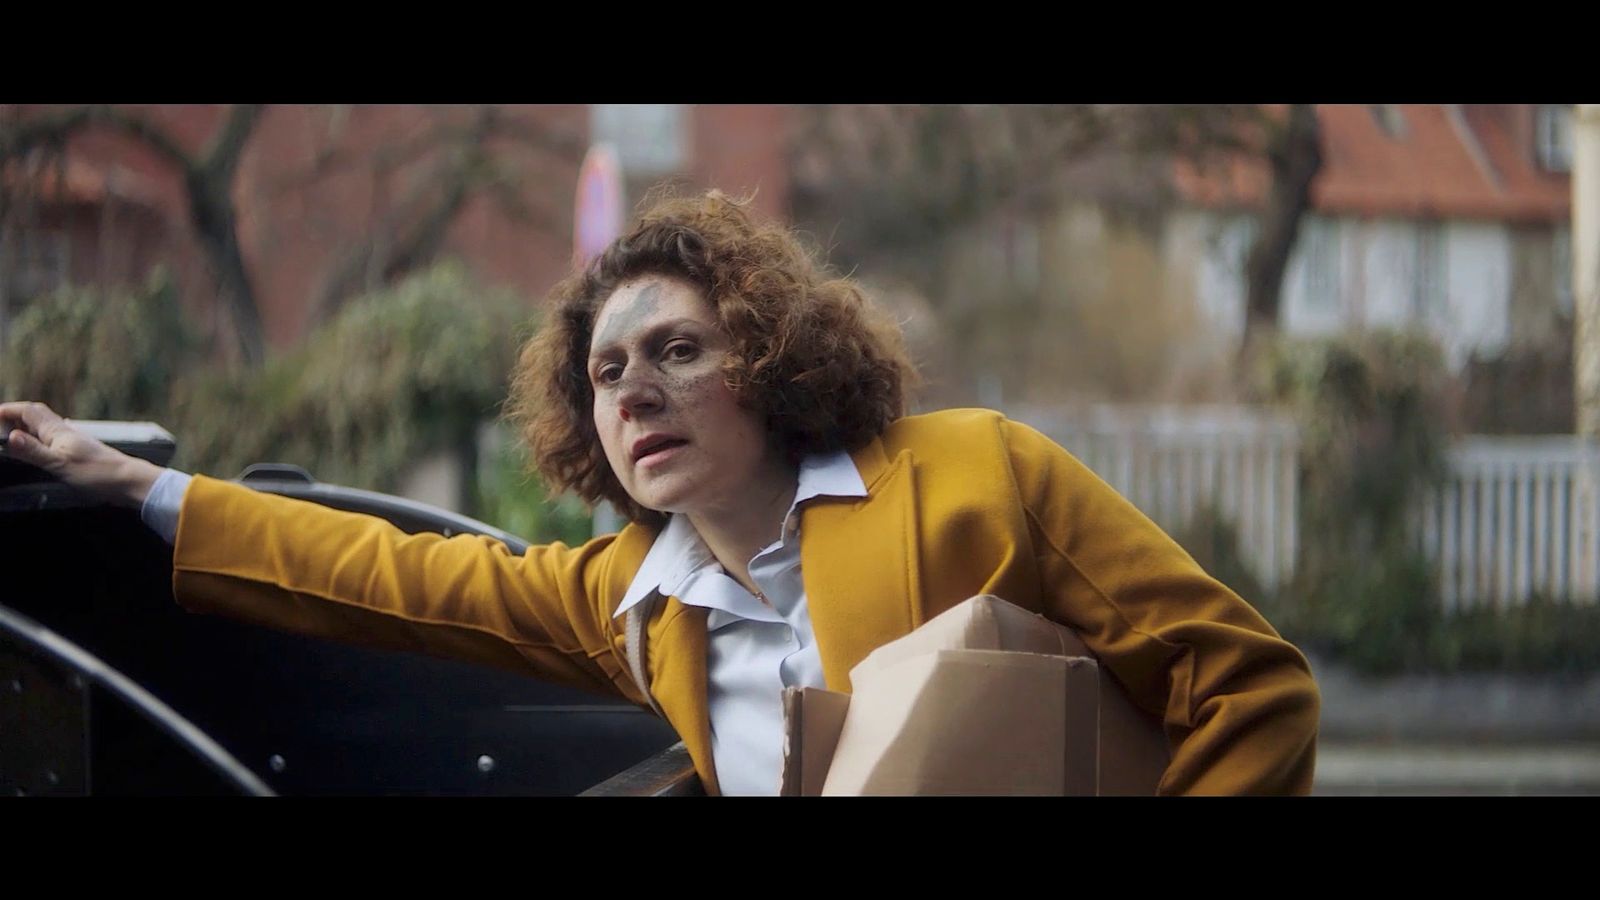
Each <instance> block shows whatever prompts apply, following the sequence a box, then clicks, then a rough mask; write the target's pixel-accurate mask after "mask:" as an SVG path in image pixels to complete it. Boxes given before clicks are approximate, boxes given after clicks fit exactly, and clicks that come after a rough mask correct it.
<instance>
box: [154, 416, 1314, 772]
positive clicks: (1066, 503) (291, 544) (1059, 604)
mask: <svg viewBox="0 0 1600 900" xmlns="http://www.w3.org/2000/svg"><path fill="white" fill-rule="evenodd" d="M853 458H854V460H855V463H856V466H857V468H858V469H859V470H860V472H861V478H862V480H863V481H864V482H865V483H866V486H867V492H868V496H867V497H865V498H819V499H817V500H815V501H812V502H810V503H809V504H807V505H806V506H805V507H803V510H804V511H803V512H802V514H801V532H800V534H801V544H800V558H801V571H802V576H803V579H804V583H805V589H806V597H807V602H808V604H809V609H810V613H811V622H812V626H813V628H814V630H815V634H816V639H817V646H818V650H819V652H820V654H821V657H822V666H823V673H824V676H825V678H826V680H827V685H828V687H829V688H830V689H832V690H841V691H848V690H849V689H850V677H849V673H850V669H851V668H852V667H853V666H854V665H855V664H856V663H857V662H859V661H860V660H861V659H862V658H863V657H865V656H866V655H867V654H868V653H869V652H871V651H872V650H873V649H874V648H876V647H878V646H880V645H882V644H884V643H887V642H888V641H891V640H894V639H895V638H898V637H900V636H902V635H904V634H906V633H907V632H909V631H911V630H912V629H914V628H916V627H917V626H919V625H921V624H922V623H923V622H924V621H926V620H928V619H930V618H932V617H933V616H935V615H938V614H939V613H940V612H942V611H944V610H946V609H948V608H950V607H952V606H954V605H955V604H957V603H960V602H961V601H962V600H965V599H967V598H968V597H971V596H973V595H975V594H984V593H988V594H995V595H998V596H1000V597H1003V598H1005V599H1006V600H1009V601H1011V602H1012V603H1015V604H1017V605H1019V606H1023V607H1026V608H1029V609H1032V610H1035V611H1037V612H1041V613H1043V614H1045V615H1047V616H1049V617H1050V618H1052V619H1054V620H1055V621H1057V622H1060V623H1063V624H1065V625H1068V626H1070V627H1072V628H1073V629H1075V630H1076V631H1077V632H1078V634H1079V635H1080V636H1081V637H1082V638H1083V641H1084V643H1085V644H1087V645H1088V646H1089V648H1090V649H1091V650H1092V651H1093V652H1094V653H1095V654H1096V656H1098V657H1099V659H1100V662H1101V664H1102V665H1103V666H1104V667H1105V668H1106V669H1108V670H1109V671H1110V672H1111V673H1113V674H1114V675H1115V676H1116V677H1117V679H1118V680H1119V681H1121V683H1122V684H1123V686H1124V687H1126V688H1127V689H1128V691H1129V693H1130V694H1131V695H1132V697H1133V698H1134V699H1135V701H1136V702H1137V703H1139V704H1140V705H1141V706H1143V707H1145V708H1146V709H1148V710H1149V711H1151V712H1152V713H1154V714H1156V715H1159V716H1161V717H1163V719H1164V722H1165V726H1166V731H1167V735H1168V738H1169V740H1170V742H1171V744H1172V749H1173V757H1172V763H1171V765H1170V767H1169V768H1168V770H1167V773H1166V775H1165V777H1164V778H1163V779H1162V781H1161V785H1160V792H1161V793H1163V794H1188V793H1206V794H1235V793H1249V794H1271V793H1300V794H1304V793H1309V791H1310V788H1311V779H1312V770H1313V766H1314V762H1315V755H1316V734H1317V720H1318V712H1319V705H1320V699H1319V695H1318V692H1317V687H1316V684H1315V682H1314V681H1313V680H1312V678H1311V674H1310V668H1309V666H1308V665H1307V663H1306V659H1305V657H1304V656H1303V655H1302V654H1301V653H1300V652H1299V651H1298V650H1297V649H1295V648H1294V647H1293V646H1292V645H1291V644H1289V643H1287V642H1286V641H1284V640H1283V639H1282V638H1280V637H1279V636H1278V634H1277V632H1275V631H1274V630H1273V629H1272V627H1271V626H1270V625H1268V624H1267V622H1266V620H1264V619H1263V618H1261V616H1260V615H1259V614H1257V613H1256V611H1255V610H1254V609H1252V608H1251V607H1250V606H1249V605H1248V604H1246V603H1245V602H1244V601H1243V600H1241V599H1240V598H1239V596H1238V595H1237V594H1234V593H1233V592H1232V591H1230V590H1229V589H1227V588H1226V587H1224V586H1223V585H1222V584H1220V583H1219V582H1217V581H1216V580H1214V579H1212V578H1211V577H1210V576H1208V575H1206V574H1205V572H1204V571H1202V570H1201V568H1200V567H1199V566H1198V565H1197V564H1196V563H1195V562H1194V561H1193V560H1192V559H1191V558H1190V557H1189V555H1188V554H1187V553H1185V552H1184V551H1183V550H1182V549H1181V548H1180V547H1179V546H1178V545H1177V544H1176V543H1175V542H1173V541H1172V540H1171V539H1170V538H1168V537H1167V536H1166V535H1165V534H1164V533H1163V532H1162V531H1161V530H1160V529H1159V528H1157V527H1156V526H1155V525H1154V524H1153V523H1152V522H1151V521H1150V520H1149V519H1147V518H1146V517H1145V516H1144V515H1143V514H1141V513H1140V512H1139V511H1138V510H1137V509H1135V508H1134V507H1133V506H1132V505H1131V504H1130V503H1128V502H1127V501H1126V500H1124V499H1123V498H1122V497H1121V496H1120V495H1118V494H1117V493H1116V492H1115V491H1113V490H1112V489H1111V488H1110V487H1109V486H1108V485H1106V484H1105V483H1104V482H1102V481H1101V480H1100V479H1099V478H1098V477H1096V476H1095V475H1094V474H1093V473H1092V472H1090V471H1089V470H1088V469H1087V468H1085V467H1084V466H1083V465H1082V464H1081V463H1079V462H1078V461H1077V460H1076V459H1074V458H1073V457H1072V456H1071V455H1070V454H1068V453H1067V452H1066V451H1065V450H1063V449H1062V448H1061V447H1059V446H1058V445H1056V444H1055V443H1054V442H1052V441H1050V440H1049V439H1048V438H1046V437H1044V436H1043V435H1041V434H1039V433H1038V432H1036V431H1034V430H1033V429H1031V428H1028V427H1027V426H1024V425H1021V424H1018V423H1015V422H1011V421H1009V420H1007V419H1005V418H1004V417H1002V416H1001V415H999V414H998V413H994V412H990V411H987V410H951V411H945V412H939V413H933V414H929V415H923V416H914V417H910V418H905V419H901V420H900V421H898V422H895V423H894V424H893V425H891V426H890V427H889V428H888V430H887V431H885V433H884V434H883V435H882V436H881V437H880V438H878V439H876V440H874V441H873V442H872V443H870V444H868V445H867V446H865V447H863V448H862V449H860V450H858V451H856V452H855V453H854V454H853ZM654 537H655V535H654V532H652V531H651V530H649V529H646V528H643V527H641V526H638V525H629V526H628V527H626V528H624V529H623V530H622V532H621V533H619V534H617V535H610V536H606V537H600V538H596V539H595V540H593V541H590V542H588V543H586V544H584V545H583V546H580V547H567V546H566V545H563V544H552V545H548V546H542V547H534V548H532V549H530V550H529V551H528V552H527V553H526V554H525V555H523V556H520V557H519V556H515V555H513V554H511V553H510V552H509V551H508V550H506V548H505V547H504V545H502V544H500V543H498V542H496V541H493V540H491V539H488V538H483V537H477V536H457V537H453V538H444V537H441V536H439V535H433V534H422V535H411V536H408V535H405V534H403V533H402V532H400V531H398V530H397V529H395V528H393V527H392V526H390V525H388V524H387V523H386V522H383V521H382V520H380V519H376V518H373V517H368V516H361V515H357V514H353V513H346V512H340V511H336V510H331V509H326V508H324V507H320V506H316V505H314V504H309V503H303V502H299V501H294V500H288V499H285V498H281V497H274V496H271V495H267V494H260V493H257V492H256V491H253V490H251V489H249V488H244V487H240V486H238V485H235V484H231V483H229V482H225V481H218V480H215V479H210V478H206V477H203V476H197V477H195V479H194V480H193V482H192V483H191V485H190V487H189V490H188V492H187V494H186V495H185V498H184V502H183V508H182V514H181V517H180V520H179V525H178V535H177V541H176V544H175V546H174V574H173V588H174V593H175V595H176V597H177V599H178V601H179V602H180V603H181V604H183V605H184V606H185V607H187V608H189V609H191V610H196V611H205V612H218V613H223V614H226V615H230V616H233V617H236V618H244V619H248V620H251V621H254V622H258V623H262V624H266V625H270V626H273V627H278V628H284V629H287V630H291V631H298V632H302V633H308V634H314V635H319V636H322V637H328V638H333V639H337V640H345V641H350V642H358V643H364V644H376V645H379V646H386V647H395V648H403V649H410V650H419V651H423V652H428V653H433V654H437V655H442V656H448V657H454V658H460V659H469V660H475V661H478V662H483V663H488V664H492V665H497V666H501V667H506V668H511V669H515V670H519V671H523V672H528V673H531V674H533V675H536V676H538V677H541V678H545V679H551V680H555V681H559V682H562V683H566V684H571V685H576V686H580V687H588V688H591V689H599V690H602V691H606V692H612V693H619V694H622V695H623V696H625V697H627V698H628V699H630V700H632V701H634V702H636V703H643V702H644V701H643V697H642V696H641V695H640V693H639V690H638V689H637V688H636V687H635V686H634V683H633V680H632V678H631V677H630V676H629V674H628V666H627V656H626V652H625V649H624V646H623V634H622V628H621V624H622V623H621V622H620V620H619V621H613V619H612V612H613V611H614V610H615V609H616V607H617V605H618V604H619V603H620V602H621V600H622V596H623V594H624V592H626V591H627V589H628V586H629V584H630V583H631V582H632V580H633V576H634V573H636V572H637V571H638V569H639V566H640V564H641V563H642V562H643V560H644V557H645V554H646V553H647V552H648V551H649V549H650V546H651V543H652V541H653V540H654ZM705 614H706V611H705V609H703V608H697V607H690V606H685V605H683V604H681V603H679V602H678V601H677V600H676V599H674V598H668V599H667V601H666V602H664V603H662V604H659V605H658V607H657V611H656V614H655V616H654V617H653V618H652V620H651V621H650V623H649V626H648V635H647V639H646V647H647V648H648V656H649V661H648V665H649V667H650V676H651V685H652V692H653V693H654V694H655V697H656V700H657V702H658V703H659V704H660V705H661V709H662V711H663V712H664V713H665V714H666V717H667V719H668V720H669V721H670V722H671V724H672V726H673V727H674V728H675V729H676V730H677V732H678V734H679V736H680V737H682V738H683V741H684V743H685V744H686V745H687V748H688V751H689V755H690V757H691V758H692V759H693V760H694V764H695V768H696V769H697V770H698V772H699V774H700V776H701V778H702V779H703V781H704V782H705V785H706V788H707V790H708V791H709V792H711V793H716V790H717V789H716V773H715V771H714V768H713V765H712V759H711V728H710V719H709V717H708V715H707V705H706V629H705Z"/></svg>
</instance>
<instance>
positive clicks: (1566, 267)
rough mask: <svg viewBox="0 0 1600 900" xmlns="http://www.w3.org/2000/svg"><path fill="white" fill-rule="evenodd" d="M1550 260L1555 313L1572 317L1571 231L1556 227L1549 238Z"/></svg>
mask: <svg viewBox="0 0 1600 900" xmlns="http://www.w3.org/2000/svg"><path fill="white" fill-rule="evenodd" d="M1550 244H1551V251H1552V252H1551V254H1550V256H1551V258H1552V259H1553V260H1554V262H1555V268H1556V270H1555V272H1554V275H1555V285H1556V311H1557V312H1560V313H1562V314H1564V315H1568V316H1570V315H1572V229H1570V228H1568V227H1567V226H1565V225H1558V226H1556V229H1555V234H1553V235H1552V236H1551V241H1550Z"/></svg>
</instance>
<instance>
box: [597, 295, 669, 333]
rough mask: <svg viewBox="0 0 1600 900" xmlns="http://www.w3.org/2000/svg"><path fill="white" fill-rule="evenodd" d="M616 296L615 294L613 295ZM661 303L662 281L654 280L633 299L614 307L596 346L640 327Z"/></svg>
mask: <svg viewBox="0 0 1600 900" xmlns="http://www.w3.org/2000/svg"><path fill="white" fill-rule="evenodd" d="M613 296H614V295H613ZM660 305H661V282H659V281H652V282H650V283H649V284H647V285H645V286H644V289H643V290H641V291H639V293H637V294H634V295H633V299H631V300H628V301H626V302H625V303H623V305H621V306H619V307H617V308H616V309H613V310H612V311H611V314H610V315H609V316H608V317H607V318H606V324H605V328H604V330H602V331H601V332H600V336H599V337H598V338H597V339H596V340H595V346H596V347H604V346H607V345H609V344H612V343H615V342H617V341H619V340H621V339H622V337H623V335H625V334H627V333H628V332H630V331H633V330H634V329H636V328H638V327H639V323H640V322H643V321H644V320H645V319H647V318H649V316H650V314H651V313H653V312H655V311H656V307H658V306H660Z"/></svg>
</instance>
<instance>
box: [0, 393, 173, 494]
mask: <svg viewBox="0 0 1600 900" xmlns="http://www.w3.org/2000/svg"><path fill="white" fill-rule="evenodd" d="M0 432H9V433H7V434H5V441H4V447H3V448H0V450H3V452H4V454H5V455H6V456H8V457H10V458H12V459H16V460H20V461H22V462H25V463H29V464H31V465H35V466H38V467H39V468H41V469H44V470H45V471H46V472H49V473H50V474H52V475H54V476H56V477H57V478H60V479H61V480H62V481H65V482H66V483H67V484H70V485H72V486H73V487H75V488H78V489H79V490H81V491H84V492H85V493H88V494H91V495H93V496H95V497H98V498H100V499H102V500H105V501H108V502H110V503H116V504H120V505H123V506H132V507H135V508H137V507H139V506H140V505H142V504H143V503H144V498H145V497H146V496H147V495H148V494H149V493H150V487H151V485H153V484H155V481H156V477H157V476H159V475H160V474H161V468H160V467H159V466H157V465H155V464H154V463H151V462H147V461H145V460H142V459H139V458H137V457H133V456H129V455H127V454H126V453H122V452H121V451H118V450H115V449H113V448H111V447H108V446H106V445H105V444H103V443H101V442H100V441H97V440H95V439H94V438H92V437H90V436H88V435H86V434H84V433H83V432H81V431H79V430H77V429H76V428H73V427H72V423H71V421H69V420H67V419H63V418H61V417H60V416H59V415H56V413H55V411H54V410H52V409H51V408H50V407H48V406H45V405H44V404H43V403H29V402H16V403H0Z"/></svg>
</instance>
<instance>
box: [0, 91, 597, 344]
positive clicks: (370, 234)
mask: <svg viewBox="0 0 1600 900" xmlns="http://www.w3.org/2000/svg"><path fill="white" fill-rule="evenodd" d="M262 111H263V108H262V107H260V106H255V105H243V106H233V107H229V108H228V110H227V111H226V114H225V115H224V116H223V119H222V122H221V123H220V125H219V126H218V127H217V129H216V130H215V132H214V133H213V134H212V136H211V137H210V139H209V140H208V141H207V143H206V144H205V146H204V147H202V148H201V149H200V150H199V151H198V152H192V151H190V150H188V149H186V148H185V147H184V146H183V145H182V144H181V143H180V142H179V141H178V140H177V139H176V138H175V137H174V136H173V135H172V134H170V133H169V132H168V131H167V130H165V129H164V128H163V127H162V126H161V125H160V124H159V123H157V122H156V121H154V120H152V119H151V118H149V117H148V116H145V115H141V114H139V113H136V112H132V111H129V110H127V109H124V108H121V107H113V106H107V105H95V106H82V107H75V108H70V109H64V110H57V111H52V112H47V113H40V114H35V115H30V116H27V117H22V118H14V119H11V120H5V121H0V166H3V165H5V164H6V163H7V162H8V161H11V160H16V159H21V158H24V157H27V156H28V155H29V154H33V153H46V154H51V155H53V158H57V159H59V158H60V157H61V155H62V153H63V152H65V148H66V146H67V142H68V141H69V140H70V139H71V138H72V137H73V136H74V135H76V134H79V133H82V132H84V131H87V130H89V129H93V128H101V129H108V130H111V131H115V132H118V133H121V134H124V135H127V136H129V137H132V138H134V139H136V140H138V141H140V142H141V143H143V144H144V145H145V146H147V147H149V148H151V149H153V150H154V151H155V152H156V153H157V154H158V155H160V156H161V157H162V158H164V159H165V160H167V161H168V162H169V163H170V164H172V165H173V166H174V167H175V168H176V169H177V170H178V171H179V172H180V173H181V174H182V176H183V183H184V188H185V193H186V198H187V204H188V213H189V222H190V225H191V227H192V228H193V230H194V233H195V235H196V237H197V239H198V242H199V244H200V247H201V248H202V250H203V252H204V254H205V257H206V259H207V261H208V263H209V265H210V268H211V270H212V271H213V273H214V275H215V277H216V279H217V285H218V289H219V293H220V298H221V300H222V302H223V304H224V308H225V309H227V310H228V312H229V316H230V319H231V321H232V323H233V326H234V332H235V335H236V339H237V349H238V353H239V356H240V358H241V359H242V360H243V361H244V362H245V364H246V365H249V366H255V365H258V364H260V363H261V362H262V360H263V359H264V358H265V341H264V335H263V332H262V325H261V313H260V307H259V305H258V302H257V295H256V290H255V288H254V286H253V285H254V279H253V278H252V275H251V272H250V269H249V267H248V266H247V264H246V262H245V259H244V256H243V254H242V253H241V252H240V246H239V238H238V219H239V216H238V211H237V209H236V207H235V204H234V200H233V195H234V192H235V187H236V185H235V181H236V176H237V173H238V166H239V160H240V158H241V156H242V155H243V153H244V150H245V148H246V147H247V145H248V143H249V141H250V138H251V137H252V135H253V134H255V132H256V129H257V125H258V123H259V122H260V119H261V115H262ZM429 112H430V114H431V116H432V117H433V119H434V122H433V126H432V127H431V128H428V129H426V130H425V131H424V132H423V133H422V134H420V135H418V136H417V137H415V138H412V139H409V140H406V141H402V142H397V143H395V144H393V145H388V146H380V147H378V148H375V149H371V148H357V147H351V146H348V145H340V144H333V145H330V146H329V147H327V148H325V149H324V150H323V152H321V153H319V154H318V155H317V157H316V158H315V159H314V160H313V162H312V164H311V165H310V166H309V167H308V169H307V170H305V171H303V172H299V173H295V174H293V175H291V176H289V177H287V178H284V179H280V180H279V182H278V183H277V184H276V185H274V186H273V189H274V190H275V191H277V192H279V193H282V192H286V191H292V190H306V189H310V188H313V187H315V185H316V184H317V183H318V182H319V181H321V180H322V179H324V178H326V177H328V176H330V175H333V174H335V173H339V172H347V171H350V170H367V171H370V172H371V173H372V174H373V175H374V176H375V178H376V179H378V180H379V181H380V182H382V183H385V184H386V183H387V181H388V179H389V178H390V176H392V175H393V174H394V173H395V172H397V171H399V170H400V169H401V168H402V167H404V166H406V165H408V164H410V163H414V162H418V161H429V162H431V169H430V171H429V172H428V175H427V177H424V178H420V179H418V180H417V181H416V183H415V185H414V187H413V189H412V190H411V191H410V192H408V194H407V195H406V196H405V197H403V198H402V200H401V202H400V203H398V204H397V205H396V206H395V208H394V209H392V210H388V211H386V213H385V214H384V215H382V216H380V217H379V218H378V220H377V221H376V222H374V223H373V225H372V227H371V228H369V229H368V231H367V232H366V233H364V234H363V235H361V236H359V237H357V238H356V239H355V240H354V241H352V242H351V243H350V244H349V245H348V246H346V247H345V248H343V250H342V252H341V256H340V259H339V260H338V261H337V262H336V263H335V265H334V266H333V269H332V271H331V272H330V274H329V275H328V277H327V278H326V279H324V281H323V283H322V285H321V286H320V288H319V289H318V291H317V294H316V296H315V298H314V303H313V322H314V323H315V322H322V321H325V320H326V319H327V318H328V317H330V316H332V315H333V314H334V313H336V312H337V311H338V309H339V308H340V306H341V305H342V304H343V302H344V301H345V300H346V299H348V298H349V297H351V296H353V295H355V294H359V293H361V292H363V291H367V290H371V289H373V288H376V287H379V286H382V285H385V284H389V283H391V282H393V281H394V280H396V279H399V278H401V277H403V276H404V275H406V274H407V273H409V272H411V271H414V270H415V269H417V268H419V267H421V266H424V265H426V264H427V263H428V262H430V261H431V260H433V259H434V258H435V257H436V256H437V254H438V252H439V251H440V249H441V247H442V246H443V244H444V240H445V237H446V234H447V233H448V230H449V228H450V225H451V224H452V223H453V222H454V221H455V220H456V218H457V216H458V214H459V213H460V212H461V210H462V209H463V208H465V207H466V205H467V203H468V202H469V201H470V200H472V199H473V198H474V197H479V196H482V197H486V198H488V199H489V200H490V201H491V202H493V203H494V204H495V205H496V207H497V208H498V210H499V211H500V212H501V213H502V214H503V215H505V216H506V217H507V218H509V219H511V220H513V221H518V222H523V223H529V224H532V225H534V226H536V227H540V228H544V229H547V230H551V231H556V232H561V231H564V230H567V229H570V227H571V223H570V221H567V220H566V219H565V217H566V216H569V215H570V214H569V213H567V212H566V211H565V210H564V209H561V210H559V211H552V210H550V209H547V208H544V207H542V206H540V205H539V204H538V202H537V201H536V200H532V199H530V195H532V194H536V193H537V192H536V191H530V190H529V187H530V180H529V177H528V175H527V171H526V170H527V166H526V165H523V164H521V163H522V162H525V161H526V160H521V161H519V160H518V159H517V158H515V157H516V152H514V151H524V152H525V154H526V153H531V154H533V155H534V156H535V157H537V158H540V159H543V160H545V161H550V160H554V161H556V162H558V163H560V164H562V165H568V166H571V167H574V168H575V167H576V166H577V164H578V162H579V161H580V160H581V159H582V156H583V152H584V150H585V146H584V142H583V140H582V138H581V136H580V135H576V134H567V133H565V132H562V131H561V130H559V129H553V128H550V127H546V126H544V125H541V124H539V123H538V122H535V121H529V120H526V119H524V118H518V117H515V116H511V115H508V114H506V112H505V110H503V109H502V108H500V107H496V106H477V107H470V108H461V107H433V108H430V109H429ZM0 200H3V197H0ZM3 211H4V210H3V209H0V213H3Z"/></svg>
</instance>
